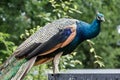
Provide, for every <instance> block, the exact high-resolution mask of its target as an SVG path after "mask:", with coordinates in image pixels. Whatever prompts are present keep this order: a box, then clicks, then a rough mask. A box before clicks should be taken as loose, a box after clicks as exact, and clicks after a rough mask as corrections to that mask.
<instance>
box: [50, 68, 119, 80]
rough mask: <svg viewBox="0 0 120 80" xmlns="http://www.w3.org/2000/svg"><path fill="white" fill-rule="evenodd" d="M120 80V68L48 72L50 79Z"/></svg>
mask: <svg viewBox="0 0 120 80" xmlns="http://www.w3.org/2000/svg"><path fill="white" fill-rule="evenodd" d="M55 79H56V80H120V69H83V70H69V71H67V72H64V73H63V72H62V73H59V74H55V75H53V74H48V80H55Z"/></svg>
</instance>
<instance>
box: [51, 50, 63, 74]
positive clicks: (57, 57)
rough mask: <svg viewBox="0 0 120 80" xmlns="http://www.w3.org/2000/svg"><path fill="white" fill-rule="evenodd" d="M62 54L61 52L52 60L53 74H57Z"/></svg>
mask: <svg viewBox="0 0 120 80" xmlns="http://www.w3.org/2000/svg"><path fill="white" fill-rule="evenodd" d="M62 54H63V52H60V53H58V54H57V55H56V56H55V57H54V59H53V74H55V73H58V72H59V68H58V65H59V61H60V57H61V55H62Z"/></svg>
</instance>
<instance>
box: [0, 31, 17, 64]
mask: <svg viewBox="0 0 120 80" xmlns="http://www.w3.org/2000/svg"><path fill="white" fill-rule="evenodd" d="M9 38H10V35H9V34H6V33H2V32H0V64H1V63H2V62H3V61H4V60H6V58H7V57H8V56H10V55H11V54H12V52H13V51H14V50H15V48H16V46H15V44H14V43H13V42H12V41H9Z"/></svg>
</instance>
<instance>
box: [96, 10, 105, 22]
mask: <svg viewBox="0 0 120 80" xmlns="http://www.w3.org/2000/svg"><path fill="white" fill-rule="evenodd" d="M96 18H97V20H99V21H105V19H104V15H103V14H101V13H99V12H97V17H96Z"/></svg>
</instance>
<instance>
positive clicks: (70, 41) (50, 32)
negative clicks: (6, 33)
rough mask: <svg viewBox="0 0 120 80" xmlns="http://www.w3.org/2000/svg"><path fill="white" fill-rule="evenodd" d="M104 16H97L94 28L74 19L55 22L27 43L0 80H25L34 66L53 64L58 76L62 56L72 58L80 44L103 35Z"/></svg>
mask: <svg viewBox="0 0 120 80" xmlns="http://www.w3.org/2000/svg"><path fill="white" fill-rule="evenodd" d="M103 21H105V20H104V15H103V14H101V13H97V14H96V18H95V19H94V20H93V21H92V23H91V24H89V23H86V22H84V21H81V20H77V19H71V18H61V19H58V20H55V21H53V22H51V23H49V24H47V25H45V26H44V27H42V28H40V29H39V30H38V31H36V33H34V34H33V35H31V36H30V37H29V38H28V39H26V40H25V41H24V42H23V43H22V44H21V45H20V46H18V48H17V49H16V50H15V51H14V53H13V54H12V55H11V56H10V57H9V58H8V59H7V60H6V61H5V62H4V63H3V65H2V66H1V67H0V80H22V79H23V78H24V76H25V75H26V74H27V73H28V72H29V70H30V69H31V68H32V66H36V65H40V64H43V63H46V62H49V61H53V66H54V69H53V72H54V73H57V72H59V69H58V64H59V59H60V57H61V56H62V55H66V54H70V53H71V52H72V51H73V50H74V49H75V48H76V47H77V46H78V45H79V44H80V43H81V42H83V41H85V40H87V39H91V38H94V37H96V36H97V35H98V34H99V33H100V30H101V28H100V26H101V22H103Z"/></svg>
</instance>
